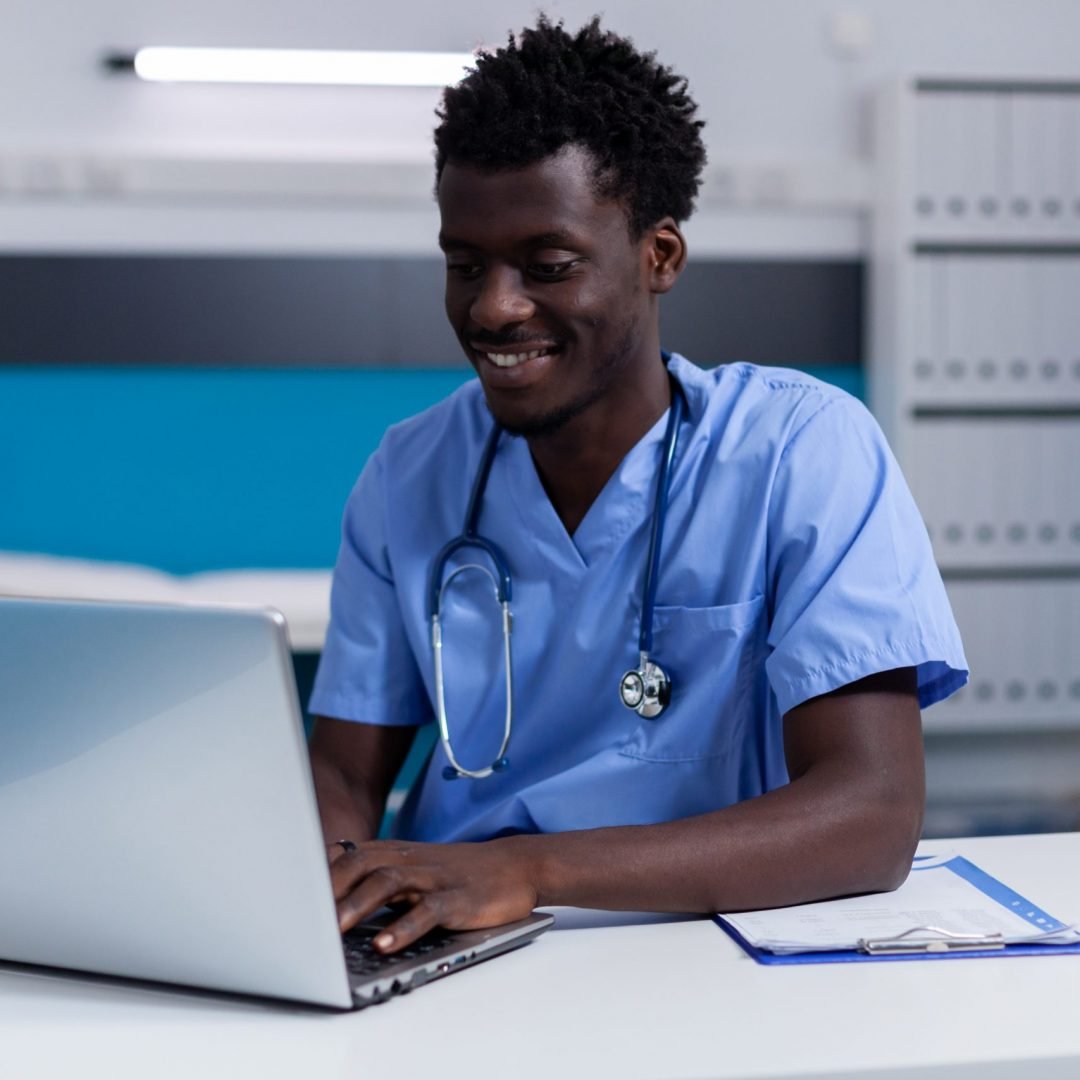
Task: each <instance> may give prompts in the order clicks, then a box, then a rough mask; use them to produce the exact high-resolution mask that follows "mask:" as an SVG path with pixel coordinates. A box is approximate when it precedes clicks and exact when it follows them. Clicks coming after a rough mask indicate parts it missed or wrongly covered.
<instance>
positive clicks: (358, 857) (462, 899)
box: [330, 840, 538, 952]
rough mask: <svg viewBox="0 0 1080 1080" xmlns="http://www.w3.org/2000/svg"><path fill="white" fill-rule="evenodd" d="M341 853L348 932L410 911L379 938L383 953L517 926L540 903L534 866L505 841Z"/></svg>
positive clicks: (338, 865)
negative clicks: (453, 934)
mask: <svg viewBox="0 0 1080 1080" xmlns="http://www.w3.org/2000/svg"><path fill="white" fill-rule="evenodd" d="M334 851H336V852H337V854H336V855H335V854H334V852H331V859H332V861H331V863H330V879H331V882H332V884H333V888H334V899H335V900H336V901H337V914H338V923H339V925H340V926H341V931H342V933H344V932H345V931H346V930H349V929H351V928H352V927H353V926H355V925H356V924H357V923H360V922H363V920H364V919H366V918H368V917H369V916H370V915H372V914H373V913H374V912H376V911H378V909H379V908H381V907H383V906H384V905H386V904H407V905H410V906H409V909H408V910H407V911H406V912H405V913H404V914H403V915H401V916H400V917H399V918H398V919H396V920H395V921H394V922H393V923H391V924H390V925H389V926H387V928H386V929H385V930H383V931H382V932H381V933H379V934H378V935H377V936H376V938H375V947H376V948H377V949H379V950H380V951H381V952H396V951H397V950H398V949H403V948H405V947H406V946H407V945H410V944H412V942H414V941H416V939H417V938H419V937H421V936H422V935H424V934H426V933H427V932H428V931H429V930H431V929H433V928H434V927H436V926H442V927H445V928H446V929H448V930H478V929H481V928H482V927H487V926H498V925H500V924H502V923H508V922H515V921H516V920H518V919H524V918H525V917H526V916H528V915H529V914H531V912H532V910H533V908H535V907H536V905H537V903H538V897H537V889H536V886H535V885H534V884H533V883H532V882H531V881H530V866H529V863H528V861H527V860H526V859H525V858H524V857H523V854H522V852H521V850H520V848H516V849H515V848H514V847H512V845H510V844H507V843H506V842H504V841H501V840H489V841H486V842H482V843H469V844H414V843H408V842H405V841H398V840H373V841H370V842H368V843H364V844H357V845H356V850H355V851H349V852H346V851H343V850H341V848H339V847H335V848H334Z"/></svg>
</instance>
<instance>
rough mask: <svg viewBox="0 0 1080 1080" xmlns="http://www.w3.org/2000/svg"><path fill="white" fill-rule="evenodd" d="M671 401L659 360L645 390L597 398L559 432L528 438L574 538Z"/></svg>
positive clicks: (549, 492)
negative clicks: (623, 465)
mask: <svg viewBox="0 0 1080 1080" xmlns="http://www.w3.org/2000/svg"><path fill="white" fill-rule="evenodd" d="M623 398H625V400H624V399H623ZM670 403H671V384H670V381H669V377H668V374H667V369H666V368H665V367H663V366H662V365H661V364H656V365H655V368H653V369H652V370H651V371H650V374H649V381H648V385H647V387H646V388H645V390H644V392H635V393H633V394H627V395H623V396H622V397H621V398H620V399H619V400H612V399H610V398H608V399H605V400H604V401H602V402H597V403H596V404H595V405H593V406H592V407H590V408H589V409H586V410H585V412H583V413H582V414H581V415H580V416H576V417H574V419H573V420H571V421H569V422H568V423H566V424H565V425H564V426H563V427H561V428H560V429H559V430H558V431H557V432H555V433H554V434H552V435H546V436H541V437H536V438H533V437H527V439H526V441H527V442H528V444H529V452H530V453H531V454H532V459H533V462H534V463H535V465H536V471H537V474H538V475H539V477H540V482H541V483H542V484H543V485H544V490H545V491H546V492H547V495H548V498H549V499H550V500H551V505H552V506H553V507H554V508H555V512H556V513H557V514H558V515H559V518H560V520H561V521H562V523H563V526H564V527H565V528H566V531H567V533H568V534H569V535H570V536H573V535H574V533H575V532H576V531H577V527H578V526H579V525H580V524H581V522H582V520H583V519H584V517H585V515H586V514H587V513H588V512H589V508H590V507H591V506H592V504H593V503H594V502H595V501H596V497H597V496H598V495H599V494H600V492H601V491H602V490H603V489H604V485H605V484H607V482H608V480H610V479H611V477H612V475H613V474H614V472H615V470H616V469H617V468H618V467H619V464H620V463H621V462H622V460H623V458H625V457H626V455H627V454H628V453H629V452H630V451H631V450H632V449H633V448H634V446H636V445H637V444H638V442H640V441H641V438H642V437H643V436H644V435H645V433H646V432H647V431H649V429H650V428H652V427H653V425H654V424H655V423H656V421H657V420H659V419H660V417H661V416H663V414H664V412H665V410H666V409H667V408H668V406H669V404H670Z"/></svg>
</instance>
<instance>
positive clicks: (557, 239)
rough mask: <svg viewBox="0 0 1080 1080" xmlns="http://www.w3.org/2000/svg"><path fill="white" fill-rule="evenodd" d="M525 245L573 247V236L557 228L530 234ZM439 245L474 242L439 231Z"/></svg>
mask: <svg viewBox="0 0 1080 1080" xmlns="http://www.w3.org/2000/svg"><path fill="white" fill-rule="evenodd" d="M525 246H526V247H530V248H538V247H574V246H576V245H575V242H574V238H573V237H572V236H571V235H570V234H569V233H566V232H561V231H559V230H558V229H556V230H553V231H551V232H542V233H537V234H536V235H535V236H530V237H528V238H527V239H526V240H525ZM439 247H440V248H442V250H443V251H447V250H449V249H452V248H454V249H460V248H475V247H477V245H476V244H474V243H471V242H470V241H468V240H461V239H459V238H458V237H456V236H450V235H449V234H448V233H443V232H441V233H439Z"/></svg>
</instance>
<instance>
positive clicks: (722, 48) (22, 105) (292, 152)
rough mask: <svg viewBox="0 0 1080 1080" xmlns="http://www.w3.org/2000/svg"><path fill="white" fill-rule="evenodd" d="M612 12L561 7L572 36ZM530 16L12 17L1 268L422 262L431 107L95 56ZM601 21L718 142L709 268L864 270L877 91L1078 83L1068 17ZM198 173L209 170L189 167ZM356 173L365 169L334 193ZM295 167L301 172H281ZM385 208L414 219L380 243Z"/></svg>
mask: <svg viewBox="0 0 1080 1080" xmlns="http://www.w3.org/2000/svg"><path fill="white" fill-rule="evenodd" d="M599 6H600V5H599V4H597V3H596V2H595V0H561V2H559V0H554V2H551V3H549V4H548V5H547V8H548V10H549V11H550V12H551V13H552V14H554V15H560V16H564V17H565V19H566V21H567V23H568V24H569V25H570V26H571V27H575V26H577V25H578V24H580V23H581V22H582V21H583V20H584V19H585V18H587V17H588V16H589V15H590V14H591V13H592V12H593V11H594V10H595V9H596V8H597V7H599ZM536 7H537V6H536V5H535V4H533V3H523V2H519V0H503V2H495V0H459V2H456V3H453V4H447V3H443V2H435V0H424V2H415V0H413V2H410V0H404V2H399V3H396V4H378V5H377V4H374V3H371V2H366V3H365V2H363V0H348V2H346V0H322V2H321V3H318V4H314V5H301V4H300V3H298V2H296V0H290V2H288V3H286V2H285V0H186V2H185V3H183V4H180V3H175V2H166V0H83V2H82V3H79V4H73V3H71V0H0V247H5V248H7V249H8V250H11V249H21V248H30V249H34V248H36V249H42V248H54V249H55V248H67V249H77V248H86V247H102V248H108V249H123V248H132V247H136V248H137V247H149V248H153V249H159V250H160V249H177V250H183V249H190V248H198V249H210V250H215V249H220V250H262V249H267V248H269V249H272V250H299V249H314V250H340V249H345V250H350V251H351V250H373V249H382V248H394V247H395V245H397V246H403V247H404V249H406V250H418V251H428V250H431V248H430V236H431V234H432V232H433V229H432V223H433V210H432V208H431V206H430V202H429V199H428V195H427V191H428V183H429V179H428V173H427V167H428V165H429V162H430V148H429V142H430V131H431V128H432V126H433V109H434V107H435V105H436V102H437V99H438V95H437V92H434V91H430V90H420V89H406V90H385V89H359V88H313V87H295V88H281V87H207V86H163V85H148V84H142V83H139V82H138V81H137V80H135V79H132V78H128V77H116V76H113V77H110V76H108V75H107V74H106V73H104V72H103V71H102V70H101V68H100V65H99V58H100V56H101V55H102V54H103V53H104V52H105V51H107V50H109V49H115V48H124V47H132V46H136V45H140V44H205V45H261V46H307V47H326V48H387V49H408V48H420V49H447V50H460V49H468V48H471V47H473V46H474V45H476V44H479V43H485V42H486V43H497V42H500V41H502V40H503V39H504V37H505V34H506V31H507V30H508V29H509V28H513V27H520V26H522V25H525V24H527V23H529V22H531V21H532V20H533V18H534V14H535V10H536ZM604 13H605V21H606V23H607V24H608V25H610V26H611V27H612V28H614V29H617V30H618V31H619V32H622V33H627V34H629V35H631V36H632V37H634V39H635V40H636V41H637V43H638V44H639V45H640V46H642V47H647V48H655V49H656V50H657V51H658V53H659V54H660V56H661V58H662V59H663V60H664V61H665V62H668V63H670V64H672V65H673V66H674V67H675V68H676V69H677V70H679V71H681V72H682V73H684V74H685V75H686V76H687V77H688V78H689V80H690V83H691V88H692V91H693V93H694V95H695V96H696V98H697V100H698V101H699V102H700V105H701V114H702V116H703V117H704V118H705V119H706V120H707V121H708V127H707V129H706V138H707V141H708V145H709V148H710V155H711V159H712V172H711V176H710V182H709V184H708V186H707V191H706V197H705V198H704V199H703V207H702V213H701V214H700V215H699V219H698V221H697V222H696V224H695V226H694V228H693V229H692V232H691V239H692V241H693V242H695V245H696V247H697V249H698V250H699V251H701V250H702V248H703V247H704V249H706V250H712V251H735V252H744V251H749V252H761V251H779V252H790V253H792V254H800V253H813V254H822V253H824V254H828V253H837V254H858V253H861V251H862V250H863V246H864V235H863V234H864V230H863V214H864V207H865V204H866V202H867V184H868V174H867V171H866V162H867V158H868V155H869V152H870V132H869V130H868V123H867V113H868V109H867V91H868V90H869V89H870V88H872V87H874V86H875V85H877V84H879V83H880V82H881V81H883V80H885V79H888V78H893V77H896V76H899V75H901V74H903V73H911V72H918V73H924V74H925V73H929V74H937V73H947V74H954V73H959V74H963V73H966V74H973V73H986V74H996V75H1001V74H1006V75H1017V76H1023V75H1029V76H1042V77H1045V76H1047V75H1050V74H1057V75H1061V76H1073V77H1078V76H1080V57H1078V54H1077V50H1076V48H1075V42H1076V41H1078V40H1080V3H1077V2H1076V0H1026V2H1020V0H846V2H844V0H837V2H828V0H668V2H667V3H664V4H661V5H646V4H641V3H631V2H629V0H611V2H609V3H608V4H606V5H604ZM843 15H849V16H854V17H855V18H856V20H859V19H862V20H863V21H864V24H865V25H864V28H865V29H866V30H868V31H869V35H870V37H869V44H868V46H867V47H866V49H865V50H864V51H862V52H861V53H858V54H856V55H846V54H844V53H843V52H842V51H841V50H839V49H838V48H837V46H836V44H835V42H834V41H833V40H832V37H831V32H830V26H831V20H832V19H833V18H834V17H836V16H843ZM857 29H858V27H857ZM208 159H209V160H210V163H211V164H210V166H207V165H206V164H205V163H206V162H207V160H208ZM221 159H224V162H222V160H221ZM192 160H194V161H196V162H200V161H201V162H203V163H204V165H203V171H202V172H201V173H200V172H199V171H198V169H196V170H194V171H191V170H188V171H186V172H185V171H184V170H182V169H180V168H179V167H178V163H181V162H185V161H186V162H191V161H192ZM215 160H217V161H218V164H217V165H216V166H214V165H213V163H214V161H215ZM341 160H345V161H346V162H348V163H350V165H349V168H350V169H351V170H352V171H351V172H348V171H347V175H346V177H345V179H342V174H341V173H340V172H339V173H338V174H336V175H337V177H338V179H337V180H335V178H334V176H333V175H329V178H328V174H327V163H328V162H329V163H332V162H335V161H341ZM290 161H292V162H296V161H303V162H307V164H306V165H305V166H304V167H303V168H302V169H301V170H300V172H299V173H297V172H295V171H293V172H287V171H282V170H281V169H280V168H279V169H278V170H277V171H275V169H274V166H275V164H279V165H280V163H282V162H290ZM388 161H389V162H406V163H409V162H411V163H414V168H413V171H412V172H411V173H409V174H408V177H409V178H408V179H407V181H404V182H402V183H399V184H397V186H396V195H395V197H394V198H391V197H389V196H387V194H386V192H385V187H386V185H385V183H382V182H380V181H379V180H378V179H377V177H376V176H375V174H376V172H377V170H376V169H373V168H372V167H371V166H364V165H363V164H357V162H360V163H363V162H388ZM155 162H157V163H158V166H159V167H158V169H157V171H156V172H155V171H154V168H153V166H154V163H155ZM251 162H254V163H255V167H254V168H252V166H251ZM140 163H141V164H140ZM245 163H247V164H246V165H245ZM215 170H216V171H215ZM200 177H201V179H200ZM335 184H336V185H337V186H336V187H335ZM155 185H157V186H156V187H155ZM200 189H201V190H200ZM230 189H231V193H230ZM124 191H126V192H127V194H121V193H123V192H124ZM140 192H141V194H140ZM252 192H254V193H255V194H256V196H257V197H256V198H255V205H251V203H252V197H251V194H250V193H252ZM246 193H247V194H246ZM320 193H321V194H320ZM387 204H393V206H394V208H395V212H397V213H399V214H402V215H403V216H401V217H399V218H398V219H395V220H392V221H390V222H387V221H386V220H385V215H384V214H383V212H382V208H383V207H385V206H386V205H387ZM16 210H17V211H18V212H17V213H16V212H15V211H16Z"/></svg>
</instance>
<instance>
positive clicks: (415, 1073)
mask: <svg viewBox="0 0 1080 1080" xmlns="http://www.w3.org/2000/svg"><path fill="white" fill-rule="evenodd" d="M949 847H953V848H956V849H957V850H958V851H960V852H962V853H963V854H966V855H968V856H970V857H971V858H972V860H973V861H976V862H978V863H979V865H980V866H982V867H984V868H985V869H986V870H988V871H989V872H990V873H992V874H995V875H997V876H999V877H1001V878H1003V879H1005V880H1007V881H1008V882H1009V883H1010V884H1012V885H1014V887H1016V888H1017V889H1018V890H1019V891H1020V892H1021V893H1025V894H1026V895H1028V896H1030V897H1031V899H1033V900H1035V901H1036V902H1039V903H1040V904H1041V905H1042V906H1044V907H1045V908H1047V909H1048V910H1049V911H1051V912H1052V913H1053V914H1055V915H1058V916H1059V917H1061V918H1063V919H1066V920H1070V919H1071V920H1080V833H1077V834H1063V835H1056V836H1028V837H994V838H984V839H977V840H974V839H973V840H957V841H933V842H927V843H925V844H924V845H923V847H922V849H921V850H923V851H924V852H927V851H940V850H943V849H945V848H949ZM73 914H74V913H73ZM556 914H557V915H558V917H559V928H558V929H554V930H552V931H550V932H549V933H547V934H545V935H544V936H543V937H541V938H540V939H539V940H538V941H536V942H535V943H534V944H532V945H529V946H527V947H526V948H524V949H522V950H520V951H518V952H516V953H511V954H508V955H506V956H504V957H500V958H498V959H496V960H494V961H492V962H490V963H488V964H482V965H480V966H478V967H476V968H473V969H470V970H468V971H465V972H462V973H460V974H458V975H455V976H453V977H452V978H449V979H445V980H442V981H440V982H437V983H433V984H432V985H430V986H427V987H424V988H423V989H422V990H420V991H419V992H417V993H414V994H412V995H410V996H408V997H404V998H399V999H395V1000H392V1001H390V1002H389V1003H387V1004H385V1005H380V1006H376V1007H374V1008H371V1009H367V1010H365V1011H363V1012H359V1013H352V1014H327V1013H323V1012H316V1011H313V1010H309V1009H305V1008H299V1007H292V1006H287V1005H274V1004H259V1003H253V1002H249V1001H236V1000H232V999H229V998H225V997H220V996H216V995H209V994H206V995H196V994H184V993H179V992H171V991H165V990H156V989H143V988H140V987H133V986H128V985H124V984H117V983H106V982H104V981H94V980H91V979H82V978H77V977H63V976H57V975H51V974H44V973H39V972H37V971H28V970H25V969H13V968H6V969H4V968H2V967H0V1075H3V1076H4V1077H13V1078H15V1077H18V1078H20V1080H24V1078H25V1080H33V1078H37V1077H60V1076H71V1077H99V1076H100V1077H109V1078H110V1080H127V1078H135V1077H137V1078H139V1080H147V1078H151V1077H152V1078H154V1080H164V1078H173V1077H176V1078H181V1077H183V1078H185V1080H188V1078H191V1077H199V1078H200V1080H202V1078H208V1080H210V1078H217V1077H222V1078H224V1077H228V1078H230V1080H233V1078H236V1077H247V1076H251V1077H258V1078H260V1080H272V1078H277V1077H282V1078H285V1077H288V1078H290V1080H292V1078H296V1077H306V1076H311V1077H319V1078H320V1080H337V1078H344V1077H384V1076H385V1077H391V1076H393V1077H406V1078H407V1077H421V1076H422V1077H426V1078H435V1077H458V1076H461V1077H469V1078H470V1080H473V1078H475V1080H482V1078H485V1077H500V1078H504V1077H514V1078H529V1077H543V1078H545V1080H549V1078H553V1077H560V1078H575V1077H620V1078H631V1077H687V1078H688V1077H698V1078H704V1077H713V1078H724V1077H740V1078H744V1077H745V1078H750V1077H789V1078H794V1077H822V1076H843V1077H857V1076H858V1077H861V1076H872V1077H879V1078H882V1080H900V1078H907V1077H916V1076H917V1077H920V1078H929V1077H935V1078H937V1077H943V1078H950V1080H952V1078H960V1077H965V1078H968V1077H970V1078H974V1077H978V1078H979V1080H997V1078H1002V1077H1014V1076H1015V1077H1024V1078H1025V1080H1026V1078H1029V1077H1030V1078H1055V1080H1056V1078H1059V1077H1061V1078H1064V1077H1069V1078H1070V1080H1075V1078H1076V1077H1077V1076H1080V1016H1078V1011H1077V1003H1078V1001H1080V955H1072V956H1059V957H1047V958H1016V959H997V958H995V959H978V960H976V959H968V960H949V961H943V962H923V963H913V962H912V963H879V964H859V965H848V964H834V965H811V966H803V967H761V966H759V965H757V964H755V963H754V962H753V961H752V960H751V959H749V958H748V957H746V956H745V955H743V953H742V952H741V951H740V950H739V949H738V947H737V946H736V945H735V944H734V943H733V942H732V941H731V940H730V939H729V938H728V937H727V936H726V935H725V934H724V933H722V932H721V931H720V930H719V929H718V928H717V927H716V926H715V925H714V924H713V923H712V922H710V921H708V920H703V919H688V918H671V917H658V916H644V915H627V914H616V913H610V912H588V911H581V910H578V909H562V910H559V911H557V912H556Z"/></svg>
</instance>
